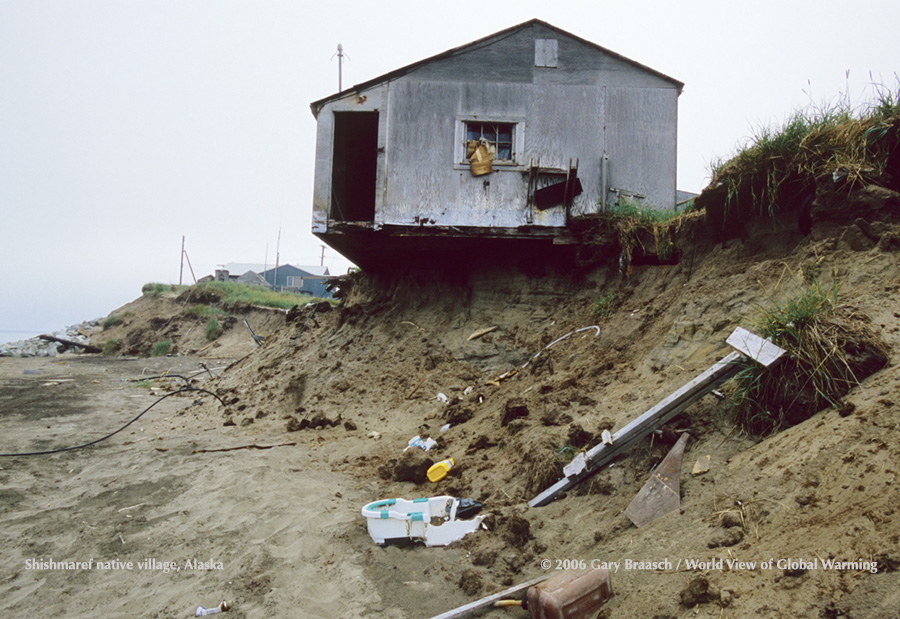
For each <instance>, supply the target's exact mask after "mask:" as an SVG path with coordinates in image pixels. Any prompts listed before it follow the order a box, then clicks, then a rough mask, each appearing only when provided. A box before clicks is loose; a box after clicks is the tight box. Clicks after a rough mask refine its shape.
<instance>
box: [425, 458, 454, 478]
mask: <svg viewBox="0 0 900 619" xmlns="http://www.w3.org/2000/svg"><path fill="white" fill-rule="evenodd" d="M452 468H453V458H447V459H446V460H441V461H440V462H438V463H436V464H433V465H431V468H430V469H428V473H426V474H427V475H428V481H432V482H435V481H441V480H442V479H444V478H445V477H446V476H447V473H449V472H450V469H452Z"/></svg>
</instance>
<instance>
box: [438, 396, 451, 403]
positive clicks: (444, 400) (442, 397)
mask: <svg viewBox="0 0 900 619" xmlns="http://www.w3.org/2000/svg"><path fill="white" fill-rule="evenodd" d="M437 399H438V401H439V402H443V403H444V404H446V403H447V402H449V401H450V398H448V397H447V396H446V395H444V394H443V393H439V394H437Z"/></svg>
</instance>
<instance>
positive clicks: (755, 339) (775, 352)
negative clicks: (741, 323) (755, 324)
mask: <svg viewBox="0 0 900 619" xmlns="http://www.w3.org/2000/svg"><path fill="white" fill-rule="evenodd" d="M725 341H726V342H727V343H728V345H729V346H731V347H732V348H734V349H735V350H737V351H739V352H741V353H743V354H744V356H747V357H750V358H751V359H753V360H754V361H756V362H757V363H759V364H761V365H764V366H766V367H769V366H771V365H772V364H773V363H775V362H776V361H778V360H779V359H780V358H781V357H782V355H784V354H785V353H786V352H787V351H786V350H784V349H783V348H780V347H778V346H776V345H775V344H773V343H772V342H770V341H769V340H767V339H765V338H762V337H759V336H758V335H756V334H755V333H751V332H750V331H747V330H746V329H744V328H743V327H738V328H736V329H735V330H734V331H733V332H732V333H731V335H729V336H728V339H727V340H725Z"/></svg>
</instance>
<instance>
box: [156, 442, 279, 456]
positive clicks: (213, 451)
mask: <svg viewBox="0 0 900 619" xmlns="http://www.w3.org/2000/svg"><path fill="white" fill-rule="evenodd" d="M296 444H297V443H295V442H294V441H291V442H289V443H276V444H274V445H257V444H256V443H252V444H250V445H238V446H237V447H220V448H218V449H195V450H194V451H192V452H191V453H192V454H206V453H215V452H217V451H238V450H240V449H272V448H273V447H291V446H293V445H296ZM154 449H156V450H157V451H168V450H167V449H165V448H164V447H154Z"/></svg>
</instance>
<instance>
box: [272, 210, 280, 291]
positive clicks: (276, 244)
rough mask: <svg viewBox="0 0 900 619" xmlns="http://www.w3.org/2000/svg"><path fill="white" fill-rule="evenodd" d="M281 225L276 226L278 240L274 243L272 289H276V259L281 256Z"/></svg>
mask: <svg viewBox="0 0 900 619" xmlns="http://www.w3.org/2000/svg"><path fill="white" fill-rule="evenodd" d="M280 248H281V226H278V242H277V243H275V277H273V278H272V290H276V291H277V290H278V259H279V258H281V252H280Z"/></svg>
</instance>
